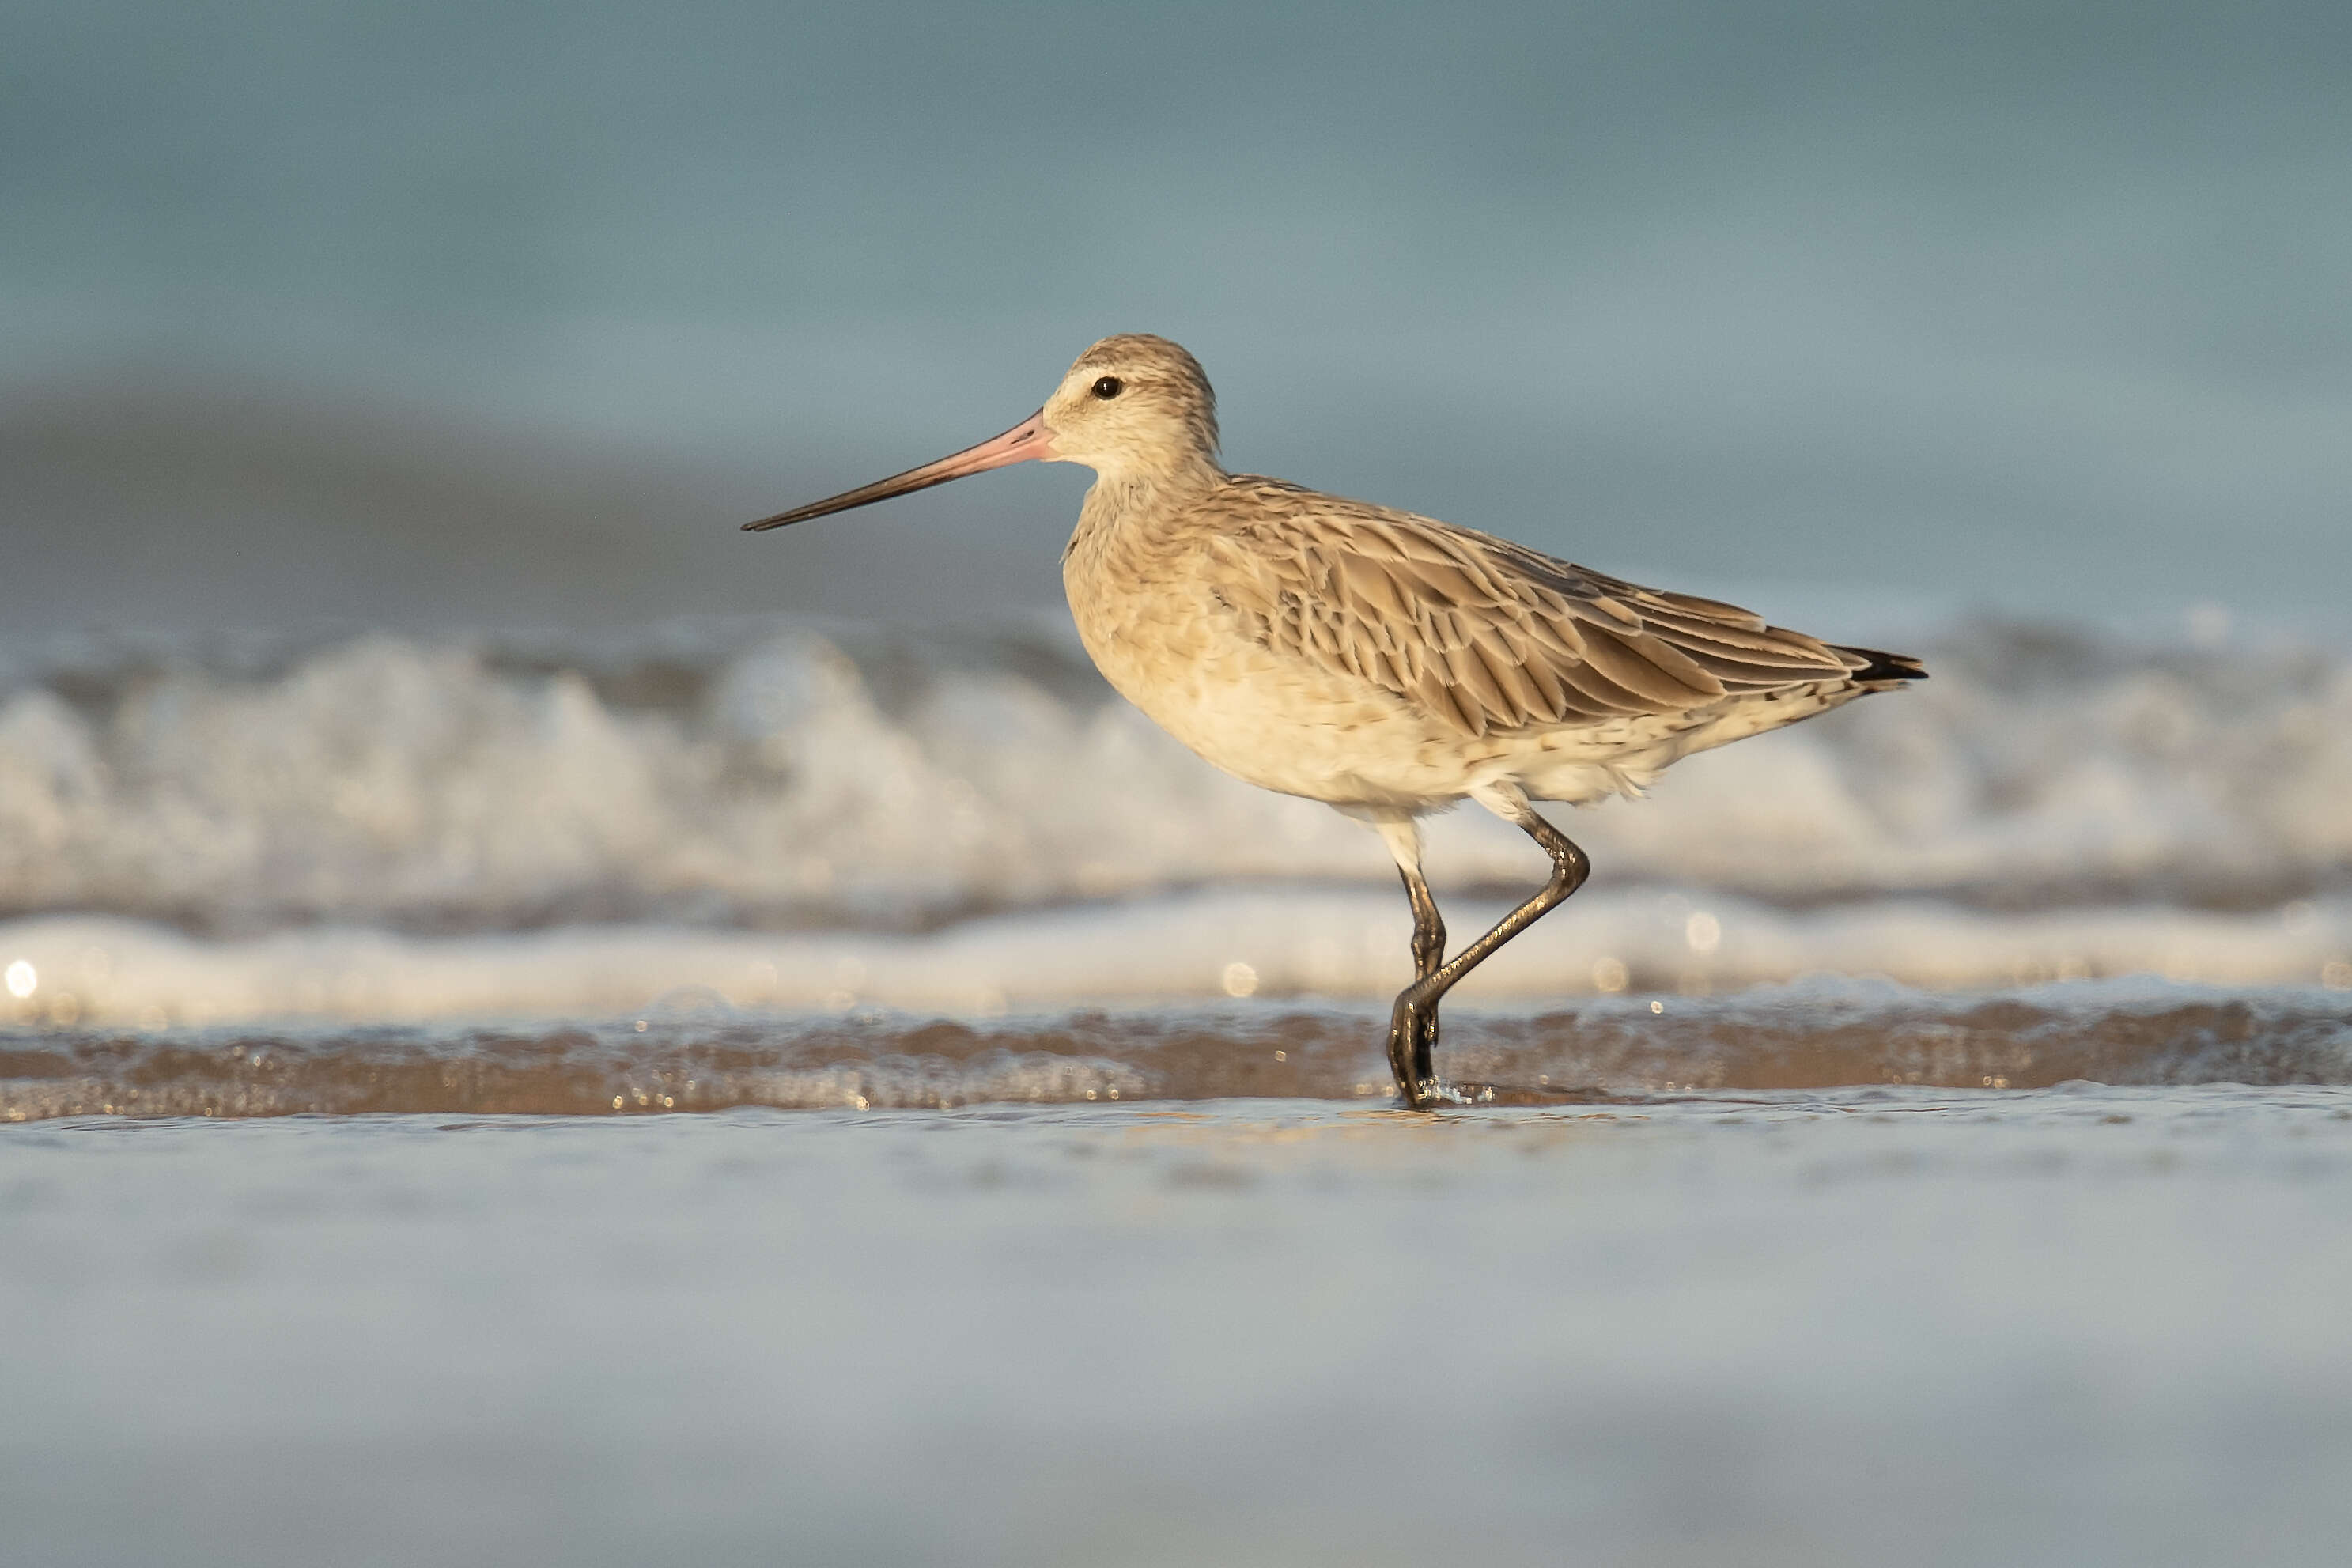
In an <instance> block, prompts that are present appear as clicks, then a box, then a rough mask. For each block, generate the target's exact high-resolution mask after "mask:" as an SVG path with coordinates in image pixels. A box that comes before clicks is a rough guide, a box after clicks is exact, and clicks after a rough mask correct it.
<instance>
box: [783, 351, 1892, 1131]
mask: <svg viewBox="0 0 2352 1568" xmlns="http://www.w3.org/2000/svg"><path fill="white" fill-rule="evenodd" d="M1031 458H1042V459H1044V460H1045V461H1047V462H1051V463H1083V464H1085V465H1087V466H1088V467H1090V468H1092V469H1093V470H1094V471H1095V483H1094V486H1093V487H1092V488H1091V489H1089V490H1088V491H1087V497H1086V503H1085V505H1084V506H1083V507H1081V508H1080V509H1079V512H1078V526H1077V530H1076V532H1075V533H1073V534H1072V535H1071V536H1070V542H1069V546H1068V548H1067V549H1066V550H1064V552H1063V555H1062V580H1063V583H1064V585H1065V586H1066V588H1067V589H1068V591H1069V597H1070V612H1071V613H1072V614H1073V615H1074V616H1075V617H1076V620H1077V626H1078V635H1079V637H1080V639H1081V640H1082V641H1084V643H1086V647H1087V653H1090V654H1092V655H1093V656H1094V661H1095V664H1097V666H1098V667H1099V668H1100V669H1101V671H1102V673H1103V674H1104V676H1105V677H1106V678H1107V679H1108V680H1109V682H1110V684H1111V685H1113V686H1114V687H1116V688H1117V689H1118V692H1119V694H1120V695H1122V696H1124V697H1126V698H1127V700H1128V701H1129V702H1131V703H1133V704H1134V705H1135V706H1137V707H1139V708H1141V709H1142V710H1143V711H1144V713H1146V714H1147V715H1149V716H1150V717H1151V718H1152V719H1153V720H1155V721H1156V722H1158V723H1159V724H1160V726H1161V727H1163V728H1165V729H1166V730H1167V731H1168V732H1169V733H1170V734H1171V735H1173V736H1174V737H1176V738H1177V739H1179V740H1181V741H1182V742H1183V743H1184V744H1185V745H1186V746H1188V747H1192V749H1193V750H1194V751H1196V752H1198V753H1199V754H1200V755H1201V756H1202V757H1203V758H1207V759H1208V760H1209V761H1210V762H1212V763H1214V764H1215V765H1216V766H1217V767H1219V768H1223V769H1224V770H1225V771H1226V772H1228V773H1231V774H1233V775H1234V777H1236V778H1238V779H1246V780H1247V781H1248V782H1250V783H1252V784H1256V785H1260V786H1262V787H1264V788H1265V789H1278V790H1281V791H1283V792H1284V793H1286V794H1290V795H1303V796H1305V797H1307V799H1308V800H1321V801H1324V802H1326V803H1328V804H1329V805H1331V806H1334V807H1336V808H1338V809H1339V810H1341V811H1344V812H1346V813H1347V814H1348V815H1349V816H1351V817H1355V818H1358V819H1360V821H1364V822H1367V823H1369V824H1370V825H1371V826H1372V827H1373V828H1374V829H1376V830H1378V831H1379V832H1380V835H1381V838H1382V839H1383V840H1384V841H1386V842H1387V844H1388V848H1389V852H1390V853H1391V855H1393V856H1394V857H1395V859H1396V863H1397V870H1398V872H1399V873H1401V874H1402V877H1403V879H1404V886H1405V892H1406V894H1407V896H1408V897H1410V898H1411V900H1412V924H1413V931H1412V960H1413V973H1414V978H1413V980H1412V983H1411V984H1410V985H1408V986H1406V987H1405V988H1404V989H1403V990H1402V991H1401V992H1400V993H1398V996H1397V998H1396V1005H1395V1007H1394V1009H1393V1010H1392V1012H1391V1016H1390V1023H1389V1039H1388V1054H1389V1066H1390V1068H1391V1070H1392V1071H1394V1073H1395V1075H1396V1084H1397V1089H1398V1091H1399V1092H1401V1093H1402V1095H1403V1096H1404V1099H1405V1103H1407V1104H1409V1105H1412V1106H1416V1107H1419V1106H1426V1105H1430V1104H1433V1103H1440V1102H1442V1101H1444V1100H1446V1099H1449V1098H1451V1097H1452V1096H1451V1095H1450V1093H1449V1092H1448V1091H1447V1090H1445V1089H1444V1087H1443V1086H1442V1085H1441V1084H1440V1083H1439V1082H1438V1078H1437V1074H1436V1071H1435V1069H1434V1065H1433V1061H1432V1050H1433V1047H1434V1046H1435V1045H1436V1043H1437V1039H1438V1025H1437V1007H1438V1002H1439V1000H1440V998H1443V997H1444V995H1445V993H1446V992H1447V991H1448V990H1449V989H1451V988H1453V986H1454V983H1455V982H1456V981H1458V980H1460V979H1461V978H1462V977H1463V976H1465V975H1466V974H1468V973H1469V972H1470V971H1471V970H1472V969H1474V968H1475V967H1477V966H1478V965H1479V964H1480V963H1481V962H1482V961H1484V960H1485V959H1486V958H1487V957H1488V956H1491V955H1492V954H1493V953H1494V952H1495V950H1496V948H1498V947H1500V946H1503V944H1504V943H1506V942H1508V941H1509V940H1510V939H1511V938H1512V937H1514V936H1517V935H1518V934H1519V933H1520V932H1521V931H1524V930H1526V929H1527V928H1528V926H1529V925H1533V924H1534V923H1535V922H1536V921H1537V920H1538V919H1540V918H1541V917H1542V916H1543V915H1544V914H1545V913H1546V912H1548V911H1549V910H1550V909H1552V908H1554V907H1555V906H1557V905H1558V904H1559V903H1560V902H1561V901H1562V900H1563V899H1565V898H1567V897H1568V896H1569V895H1570V894H1572V893H1574V892H1575V891H1576V890H1577V888H1579V887H1580V886H1581V885H1582V884H1583V882H1584V879H1585V876H1586V874H1587V873H1588V872H1589V871H1590V870H1591V866H1590V863H1589V862H1587V861H1586V859H1585V857H1584V852H1583V851H1581V850H1580V849H1578V848H1577V847H1576V845H1575V844H1573V843H1571V842H1570V841H1569V839H1568V837H1567V836H1566V835H1565V834H1563V833H1562V832H1560V831H1559V829H1558V828H1556V827H1554V826H1552V824H1551V823H1550V822H1549V821H1546V820H1545V819H1544V818H1543V817H1542V816H1541V815H1539V814H1538V812H1537V811H1536V810H1535V809H1534V807H1532V806H1531V805H1529V804H1528V802H1529V801H1530V800H1554V801H1560V802H1564V803H1567V804H1570V805H1588V804H1591V803H1592V802H1594V801H1598V800H1602V799H1605V798H1606V797H1608V796H1611V795H1616V794H1638V793H1639V792H1640V791H1641V789H1642V788H1643V786H1644V785H1646V784H1648V783H1649V782H1650V781H1651V780H1653V779H1655V778H1657V776H1658V775H1659V774H1660V773H1661V772H1663V771H1664V769H1665V768H1667V767H1668V766H1669V765H1671V764H1672V763H1674V762H1675V761H1676V760H1678V759H1680V758H1684V757H1687V756H1689V755H1690V754H1691V753H1692V752H1694V751H1703V750H1705V749H1706V748H1707V747H1715V746H1721V745H1723V744H1725V743H1726V742H1727V741H1733V740H1738V739H1741V738H1743V737H1747V736H1751V735H1760V734H1762V733H1763V732H1764V731H1766V730H1770V729H1778V728H1780V727H1781V726H1783V725H1788V724H1794V723H1795V722H1796V721H1798V720H1799V719H1802V718H1810V717H1811V716H1813V715H1815V714H1817V713H1824V712H1826V711H1828V710H1829V709H1831V708H1833V707H1836V706H1839V705H1840V704H1842V703H1845V702H1850V701H1852V700H1853V698H1855V697H1858V696H1861V695H1864V693H1866V692H1877V691H1885V690H1888V689H1890V688H1892V687H1894V686H1896V685H1900V684H1902V683H1903V682H1906V681H1914V680H1918V679H1920V678H1922V677H1923V676H1924V675H1926V674H1927V671H1926V670H1924V669H1923V668H1921V666H1920V664H1919V663H1918V661H1916V660H1915V659H1910V658H1906V657H1905V656H1903V655H1901V654H1898V653H1874V652H1873V651H1871V650H1869V649H1866V648H1845V647H1840V646H1838V645H1836V644H1834V643H1823V642H1822V641H1820V640H1819V639H1817V638H1813V637H1809V636H1806V635H1805V634H1804V633H1803V632H1790V631H1786V630H1783V629H1782V628H1780V627H1778V626H1768V625H1766V624H1765V623H1764V621H1763V620H1762V618H1761V617H1759V616H1756V615H1751V614H1749V613H1748V612H1747V611H1745V610H1740V609H1738V608H1736V607H1734V606H1732V605H1728V604H1722V603H1718V602H1717V601H1713V600H1708V599H1694V598H1692V597H1690V596H1688V595H1686V594H1680V593H1666V592H1662V591H1658V590H1655V589H1649V588H1642V587H1638V586H1636V585H1635V584H1633V583H1630V582H1625V581H1622V580H1619V579H1617V578H1613V577H1606V576H1603V575H1602V574H1601V573H1600V572H1597V571H1588V570H1585V569H1584V568H1582V567H1580V566H1571V565H1570V564H1569V563H1568V562H1567V561H1564V560H1556V559H1553V558H1551V557H1550V556H1548V555H1541V554H1538V552H1536V551H1534V550H1531V549H1527V548H1526V547H1525V546H1523V545H1516V544H1513V543H1511V542H1510V541H1509V540H1507V539H1501V538H1495V537H1494V536H1492V535H1490V534H1482V533H1477V532H1475V531H1473V530H1471V529H1469V528H1456V527H1454V525H1452V524H1450V523H1441V522H1438V521H1436V520H1435V519H1434V518H1431V517H1415V516H1413V515H1412V513H1409V512H1396V511H1391V510H1390V509H1388V508H1387V507H1375V506H1370V505H1368V504H1366V503H1365V502H1362V501H1350V500H1347V499H1345V498H1343V497H1338V496H1327V495H1324V494H1322V493H1320V492H1319V491H1315V490H1307V489H1302V488H1301V487H1299V486H1296V485H1287V484H1285V483H1283V482H1282V481H1281V480H1279V479H1265V478H1260V477H1259V476H1255V475H1252V474H1228V473H1226V472H1225V470H1224V468H1223V466H1222V465H1220V464H1219V463H1218V461H1217V413H1216V394H1215V393H1213V392H1211V391H1210V389H1209V381H1208V377H1207V376H1205V375H1204V374H1202V371H1201V366H1200V364H1199V362H1198V361H1195V360H1194V359H1193V358H1192V355H1191V354H1188V353H1186V352H1185V351H1184V350H1182V349H1181V348H1179V347H1178V346H1177V345H1176V344H1174V343H1171V342H1170V341H1168V340H1166V339H1164V338H1154V337H1150V336H1145V335H1141V334H1132V335H1125V336H1120V337H1116V338H1105V339H1104V340H1102V341H1101V342H1099V343H1097V344H1095V345H1094V347H1092V348H1090V349H1088V350H1087V351H1086V352H1085V353H1083V354H1080V355H1079V356H1078V359H1077V362H1076V364H1074V365H1072V366H1071V367H1070V372H1069V374H1067V375H1066V376H1065V377H1063V378H1062V384H1061V385H1060V386H1058V387H1056V388H1055V391H1054V395H1053V396H1051V397H1049V398H1047V399H1046V400H1045V406H1044V407H1043V408H1041V409H1039V410H1038V411H1037V412H1036V413H1033V414H1031V415H1030V416H1029V417H1028V418H1027V419H1024V420H1023V421H1022V422H1021V423H1019V424H1016V425H1014V426H1013V428H1012V429H1010V430H1008V431H1006V432H1005V433H1004V434H1002V435H999V436H995V437H993V438H992V439H991V440H988V441H983V442H982V443H981V444H979V445H977V446H973V447H970V448H967V449H966V450H964V451H962V452H959V453H956V454H955V455H952V456H949V457H942V458H940V460H939V461H938V462H936V463H928V464H925V465H923V466H922V467H920V468H911V469H908V471H907V472H906V473H904V474H899V475H896V476H892V477H890V478H887V479H883V480H879V481H877V483H875V484H871V485H867V486H865V487H863V488H862V489H856V490H850V491H846V492H845V493H844V494H842V495H838V496H835V497H831V498H830V499H827V500H823V501H817V502H814V503H812V504H810V505H808V506H805V507H794V508H793V510H791V511H789V512H779V513H777V514H776V515H775V516H774V517H762V518H761V519H760V520H759V521H758V522H755V523H746V524H745V525H743V526H744V527H745V528H751V529H761V528H782V527H783V526H784V525H785V524H787V523H797V522H803V521H806V520H807V519H808V518H811V517H823V516H824V515H825V514H826V513H828V512H839V511H845V510H846V509H848V508H849V507H863V506H866V505H869V504H871V503H873V502H876V501H882V500H887V499H888V498H889V497H893V496H903V495H906V494H907V493H908V492H909V491H912V490H920V489H923V488H926V487H927V486H932V485H943V484H945V483H946V482H947V481H949V480H950V479H957V478H961V477H962V476H965V475H968V474H978V473H982V472H983V471H985V470H987V469H990V468H1002V467H1003V466H1005V465H1007V464H1012V463H1023V462H1026V461H1028V460H1029V459H1031ZM1465 798H1466V799H1468V800H1475V801H1477V802H1478V804H1480V805H1481V806H1484V807H1486V809H1487V810H1490V811H1492V812H1494V813H1495V814H1496V815H1497V816H1499V817H1501V818H1503V819H1504V820H1505V821H1508V822H1511V823H1513V824H1515V825H1517V827H1518V828H1520V829H1521V830H1523V831H1525V832H1526V833H1527V834H1528V836H1529V837H1530V838H1532V839H1534V840H1535V841H1536V842H1537V843H1538V844H1540V845H1542V846H1543V849H1544V852H1546V853H1547V854H1549V856H1550V857H1551V862H1552V874H1551V880H1550V881H1549V882H1548V883H1545V884H1544V887H1543V889H1542V891H1540V892H1539V893H1538V894H1536V895H1535V896H1534V897H1532V898H1530V899H1528V901H1527V902H1526V903H1525V904H1520V905H1519V906H1518V907H1517V909H1514V910H1513V911H1511V913H1510V914H1508V915H1505V916H1504V917H1503V919H1502V921H1501V922H1500V923H1499V924H1497V925H1496V926H1495V928H1494V929H1493V930H1491V931H1489V932H1487V933H1486V935H1485V936H1481V937H1479V938H1478V939H1477V940H1476V941H1475V942H1473V943H1471V944H1470V945H1469V946H1466V947H1465V948H1463V949H1462V950H1461V951H1460V952H1459V953H1456V954H1455V955H1454V956H1453V957H1452V958H1450V959H1449V958H1447V957H1446V956H1445V951H1444V950H1445V925H1444V921H1443V920H1442V919H1441V918H1440V916H1439V915H1438V910H1437V904H1436V901H1435V900H1434V899H1433V898H1432V897H1431V895H1430V892H1429V883H1427V882H1426V881H1425V880H1423V876H1422V870H1421V830H1420V827H1419V819H1420V818H1421V817H1422V816H1423V814H1425V813H1427V812H1430V811H1435V810H1444V809H1445V808H1447V807H1449V806H1452V805H1454V804H1456V803H1457V802H1459V801H1461V800H1464V799H1465Z"/></svg>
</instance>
